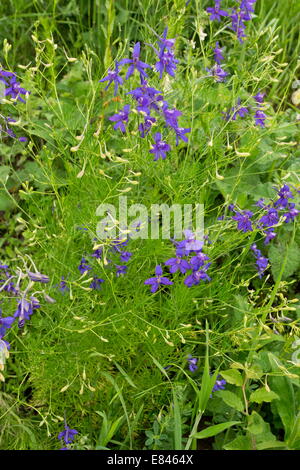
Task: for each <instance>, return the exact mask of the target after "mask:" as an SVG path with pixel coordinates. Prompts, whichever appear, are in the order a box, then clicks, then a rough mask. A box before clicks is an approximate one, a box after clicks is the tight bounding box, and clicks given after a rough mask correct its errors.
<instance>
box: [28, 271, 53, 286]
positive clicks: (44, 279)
mask: <svg viewBox="0 0 300 470" xmlns="http://www.w3.org/2000/svg"><path fill="white" fill-rule="evenodd" d="M27 274H28V276H29V278H30V279H31V281H34V282H41V283H43V284H47V283H48V282H49V281H50V279H49V277H48V276H46V275H45V274H41V273H32V272H30V271H27Z"/></svg>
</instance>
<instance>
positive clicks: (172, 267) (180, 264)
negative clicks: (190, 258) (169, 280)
mask: <svg viewBox="0 0 300 470" xmlns="http://www.w3.org/2000/svg"><path fill="white" fill-rule="evenodd" d="M165 265H166V266H169V271H170V273H171V274H174V273H176V272H177V271H178V270H179V271H180V272H181V273H182V274H185V273H186V272H187V271H188V270H189V269H191V267H190V265H189V263H188V262H187V261H186V260H185V259H182V258H180V257H177V258H170V259H168V260H167V261H166V262H165Z"/></svg>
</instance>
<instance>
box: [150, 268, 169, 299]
mask: <svg viewBox="0 0 300 470" xmlns="http://www.w3.org/2000/svg"><path fill="white" fill-rule="evenodd" d="M162 273H163V271H162V268H161V266H160V265H158V266H156V268H155V276H156V277H150V278H149V279H146V281H144V284H146V285H151V292H152V293H154V292H156V291H157V290H158V288H159V287H160V286H161V285H166V286H170V285H172V284H173V282H172V281H170V280H169V279H168V278H167V277H164V276H162Z"/></svg>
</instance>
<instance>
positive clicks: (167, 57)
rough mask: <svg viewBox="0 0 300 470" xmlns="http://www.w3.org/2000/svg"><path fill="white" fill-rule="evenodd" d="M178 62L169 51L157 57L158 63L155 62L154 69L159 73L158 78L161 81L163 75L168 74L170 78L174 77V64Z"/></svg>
mask: <svg viewBox="0 0 300 470" xmlns="http://www.w3.org/2000/svg"><path fill="white" fill-rule="evenodd" d="M178 62H179V61H178V60H177V59H175V56H174V53H173V52H171V51H164V52H162V53H160V55H159V61H158V62H156V64H155V68H156V70H157V71H158V72H159V78H160V79H162V76H163V73H164V72H166V73H168V74H169V75H170V76H171V77H174V76H175V70H176V64H178Z"/></svg>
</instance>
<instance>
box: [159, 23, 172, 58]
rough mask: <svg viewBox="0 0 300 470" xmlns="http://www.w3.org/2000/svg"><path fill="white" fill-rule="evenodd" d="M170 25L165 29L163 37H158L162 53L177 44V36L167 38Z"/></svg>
mask: <svg viewBox="0 0 300 470" xmlns="http://www.w3.org/2000/svg"><path fill="white" fill-rule="evenodd" d="M167 34H168V27H166V28H165V29H164V32H163V35H162V37H159V38H158V46H159V51H160V53H163V52H164V50H165V49H167V50H168V51H171V50H172V48H173V47H174V45H175V38H173V39H167Z"/></svg>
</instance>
